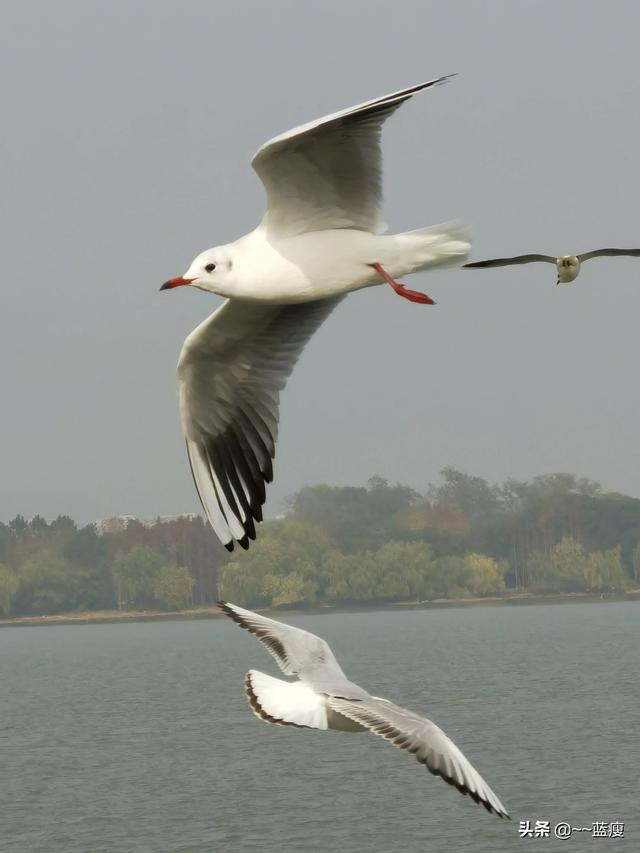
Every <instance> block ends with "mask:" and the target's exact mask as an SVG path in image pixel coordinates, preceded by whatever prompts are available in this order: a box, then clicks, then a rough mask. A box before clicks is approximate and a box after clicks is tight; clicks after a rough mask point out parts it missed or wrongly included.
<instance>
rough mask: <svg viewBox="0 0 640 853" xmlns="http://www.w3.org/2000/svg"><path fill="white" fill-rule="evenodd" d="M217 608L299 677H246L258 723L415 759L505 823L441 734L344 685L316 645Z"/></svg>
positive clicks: (296, 632) (253, 673) (231, 608)
mask: <svg viewBox="0 0 640 853" xmlns="http://www.w3.org/2000/svg"><path fill="white" fill-rule="evenodd" d="M218 606H219V607H220V609H221V610H222V611H223V612H224V613H226V614H227V616H229V617H231V619H233V620H234V622H237V623H238V625H240V627H242V628H246V630H247V631H250V632H251V633H252V634H254V635H255V636H256V637H257V638H258V639H259V640H260V642H261V643H263V644H264V645H265V646H266V648H267V650H268V651H269V652H271V654H272V655H273V657H274V658H275V659H276V662H277V664H278V666H279V667H280V669H281V670H282V672H284V674H285V675H296V676H297V677H298V681H294V682H289V681H283V680H282V679H281V678H273V677H272V676H270V675H265V674H264V673H263V672H258V671H257V670H254V669H251V670H249V672H248V673H247V675H246V677H245V681H244V689H245V692H246V694H247V699H248V701H249V705H250V706H251V710H252V711H253V713H254V714H255V715H256V716H257V717H260V719H262V720H264V721H265V722H267V723H276V724H278V725H281V726H297V727H298V728H303V729H304V728H306V729H338V730H339V731H346V732H362V731H370V732H373V733H374V734H376V735H380V736H381V737H384V738H386V739H387V740H388V741H390V743H392V744H393V745H394V746H397V747H399V748H400V749H406V750H407V751H408V752H409V753H410V754H413V755H415V757H416V758H417V759H418V761H419V762H420V763H421V764H424V765H425V766H426V768H427V770H429V772H430V773H433V775H434V776H440V777H441V778H442V779H444V781H445V782H447V783H448V784H449V785H453V786H454V787H456V788H457V789H458V790H459V791H460V793H461V794H468V795H469V796H470V797H471V798H472V799H473V800H475V802H476V803H482V805H483V806H484V807H485V809H487V811H489V812H493V813H494V814H497V815H498V817H509V814H508V812H507V810H506V809H505V807H504V806H503V805H502V803H501V802H500V800H499V799H498V797H497V796H496V795H495V794H494V793H493V791H492V790H491V788H490V787H489V786H488V785H487V783H486V782H485V781H484V779H483V778H482V776H481V775H480V774H479V773H478V771H477V770H475V769H474V768H473V767H472V765H471V764H470V763H469V761H467V759H466V758H465V757H464V755H463V754H462V753H461V752H460V750H459V749H458V747H457V746H456V745H455V743H453V741H451V740H450V739H449V738H448V737H447V736H446V734H445V733H444V732H443V731H442V729H440V728H438V726H436V724H435V723H432V722H431V720H427V719H426V718H425V717H421V716H419V715H418V714H414V713H413V711H407V710H406V709H405V708H401V707H400V706H399V705H394V704H393V703H391V702H389V701H388V700H387V699H380V697H378V696H371V694H369V693H367V691H366V690H363V689H362V687H358V685H357V684H354V683H353V682H351V681H349V680H348V679H347V677H346V675H345V674H344V672H343V671H342V669H341V668H340V664H339V663H338V661H337V660H336V659H335V657H334V655H333V652H332V651H331V649H330V648H329V646H328V644H327V643H326V642H325V641H324V640H322V639H321V638H320V637H316V636H315V634H310V633H309V632H308V631H303V630H301V629H300V628H294V627H293V626H291V625H285V624H284V623H282V622H276V621H275V619H269V618H267V617H266V616H262V615H261V614H259V613H252V612H251V610H245V609H244V608H242V607H237V606H236V605H235V604H230V603H228V602H224V601H220V602H218Z"/></svg>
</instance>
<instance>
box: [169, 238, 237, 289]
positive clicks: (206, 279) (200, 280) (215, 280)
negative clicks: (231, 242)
mask: <svg viewBox="0 0 640 853" xmlns="http://www.w3.org/2000/svg"><path fill="white" fill-rule="evenodd" d="M232 269H233V264H232V262H231V255H230V253H229V252H228V251H227V250H226V247H225V246H218V247H216V248H214V249H207V250H206V252H201V253H200V254H199V255H198V257H197V258H195V260H194V261H193V262H192V263H191V266H190V267H189V269H188V270H187V271H186V272H185V274H184V275H180V276H178V277H177V278H170V279H169V281H165V283H164V284H163V285H162V287H161V288H160V290H170V289H171V288H173V287H181V286H183V285H186V284H189V285H191V286H192V287H197V288H199V289H200V290H207V291H209V293H217V294H218V296H225V297H230V296H232V295H233V289H234V288H233V277H232V272H231V271H232Z"/></svg>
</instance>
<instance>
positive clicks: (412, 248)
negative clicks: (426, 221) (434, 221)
mask: <svg viewBox="0 0 640 853" xmlns="http://www.w3.org/2000/svg"><path fill="white" fill-rule="evenodd" d="M395 239H396V241H397V245H398V251H399V254H400V256H401V258H402V260H401V262H400V263H401V265H402V267H403V271H402V273H401V275H408V274H409V273H412V272H417V271H418V270H423V269H427V268H428V267H442V266H451V265H456V264H461V263H462V262H463V261H464V260H465V259H466V258H467V257H468V255H469V252H470V251H471V229H470V228H469V226H468V225H465V224H463V223H461V222H445V223H442V224H441V225H430V226H429V227H428V228H418V229H416V230H415V231H405V232H404V233H402V234H396V236H395Z"/></svg>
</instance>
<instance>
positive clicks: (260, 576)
mask: <svg viewBox="0 0 640 853" xmlns="http://www.w3.org/2000/svg"><path fill="white" fill-rule="evenodd" d="M260 532H261V536H260V538H259V539H258V540H257V541H256V543H255V545H254V546H253V547H252V548H251V550H250V551H248V552H245V553H243V554H238V556H237V557H236V558H235V559H234V560H232V561H230V562H229V563H227V565H226V566H224V567H223V569H222V572H221V574H220V585H219V588H220V595H221V597H222V598H225V599H228V600H229V601H235V602H236V603H238V604H247V605H260V604H275V601H274V598H275V600H277V601H278V602H279V603H282V604H285V603H292V602H291V601H290V599H291V597H292V596H294V597H295V596H299V595H300V594H301V593H300V590H302V589H304V590H305V594H306V595H309V596H312V598H311V600H312V601H313V600H315V595H316V594H317V590H318V588H319V585H318V582H317V577H316V576H317V575H318V573H319V569H320V566H321V564H322V558H323V556H324V554H325V553H326V552H327V551H328V550H329V549H330V548H331V545H332V542H331V539H330V537H329V536H328V535H327V534H326V533H325V532H324V531H323V530H321V529H320V528H319V527H317V526H316V525H313V524H305V523H303V522H301V521H296V520H294V519H282V520H279V521H272V522H270V523H267V524H265V525H264V527H263V528H262V529H261V531H260ZM288 576H291V577H289V580H288V581H286V582H285V581H284V579H285V578H287V577H288ZM307 601H308V603H310V602H309V600H308V599H307Z"/></svg>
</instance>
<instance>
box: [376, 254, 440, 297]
mask: <svg viewBox="0 0 640 853" xmlns="http://www.w3.org/2000/svg"><path fill="white" fill-rule="evenodd" d="M370 266H372V267H373V268H374V270H375V271H376V272H377V273H378V275H379V276H380V277H381V278H383V279H384V280H385V281H386V282H387V284H390V285H391V287H392V288H393V289H394V290H395V292H396V293H397V294H398V296H403V297H404V298H405V299H408V300H409V302H420V303H421V304H422V305H435V304H436V303H435V302H434V300H433V299H432V298H431V297H430V296H427V294H426V293H420V291H419V290H409V288H408V287H405V286H404V284H401V283H400V282H399V281H396V280H395V279H394V278H392V277H391V276H390V275H389V273H388V272H387V271H386V270H385V269H383V268H382V267H381V266H380V264H370Z"/></svg>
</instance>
